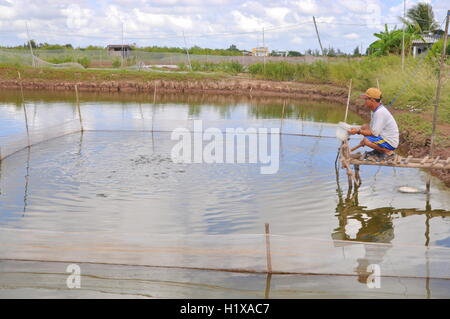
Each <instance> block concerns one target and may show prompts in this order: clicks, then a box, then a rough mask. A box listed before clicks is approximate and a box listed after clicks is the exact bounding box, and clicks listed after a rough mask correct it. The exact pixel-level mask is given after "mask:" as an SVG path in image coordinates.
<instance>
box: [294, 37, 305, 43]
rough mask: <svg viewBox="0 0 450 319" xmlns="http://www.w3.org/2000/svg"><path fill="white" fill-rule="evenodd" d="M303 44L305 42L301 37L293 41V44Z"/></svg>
mask: <svg viewBox="0 0 450 319" xmlns="http://www.w3.org/2000/svg"><path fill="white" fill-rule="evenodd" d="M302 42H303V40H302V38H300V37H293V38H292V40H291V43H293V44H301V43H302Z"/></svg>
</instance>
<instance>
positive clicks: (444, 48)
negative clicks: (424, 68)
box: [427, 10, 450, 192]
mask: <svg viewBox="0 0 450 319" xmlns="http://www.w3.org/2000/svg"><path fill="white" fill-rule="evenodd" d="M449 18H450V10H448V11H447V18H446V22H445V33H444V43H443V46H442V53H441V60H440V63H439V71H438V82H437V88H436V100H435V103H434V112H433V126H432V131H431V146H430V157H431V158H432V157H433V155H434V149H435V143H436V141H435V140H436V122H437V115H438V108H439V100H440V98H441V86H442V77H443V74H444V67H445V56H446V54H447V40H448V23H449ZM427 191H428V192H429V191H430V177H428V181H427Z"/></svg>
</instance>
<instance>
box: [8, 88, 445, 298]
mask: <svg viewBox="0 0 450 319" xmlns="http://www.w3.org/2000/svg"><path fill="white" fill-rule="evenodd" d="M25 96H26V112H27V117H28V121H29V129H30V132H31V133H32V134H33V132H42V131H46V132H48V131H51V130H53V131H55V132H58V130H61V132H63V131H64V130H63V129H62V128H61V127H62V126H63V124H62V123H69V122H70V123H73V122H75V123H79V120H78V113H77V108H76V106H75V103H74V100H73V96H72V94H71V93H70V92H69V93H67V92H64V93H49V92H44V93H42V92H25ZM153 98H154V97H153V96H152V95H149V96H147V95H131V94H130V95H124V94H122V95H110V94H108V95H105V94H97V93H82V94H81V103H80V107H81V110H82V117H83V125H84V128H85V131H84V132H83V133H82V134H81V133H79V132H77V133H73V134H67V135H64V136H60V137H57V138H54V139H51V140H48V141H44V142H41V143H38V144H36V145H33V146H32V147H31V148H26V149H23V150H20V151H18V152H16V153H14V154H12V155H10V156H8V157H7V158H5V159H4V160H3V161H2V162H1V172H0V238H1V242H2V243H3V244H2V245H1V248H0V258H1V259H2V260H3V261H2V262H0V265H2V266H0V271H1V270H2V269H3V272H4V273H6V272H7V271H6V270H5V269H8V267H10V268H11V267H12V268H14V267H15V266H14V267H13V266H11V262H13V261H14V262H16V263H20V267H25V268H26V265H27V264H26V262H30V261H35V262H37V261H40V262H47V263H51V262H66V261H73V262H79V263H83V262H97V263H107V264H126V265H129V266H130V267H131V266H132V265H136V266H138V265H139V266H143V265H149V266H165V265H168V266H173V267H192V268H211V269H221V268H230V269H234V268H240V269H241V268H243V269H248V270H252V271H260V270H261V268H264V267H263V266H264V265H265V264H264V263H265V259H264V258H265V257H264V258H262V259H261V260H262V261H260V260H259V259H258V260H257V261H256V260H253V259H252V260H250V259H248V262H246V263H243V262H242V260H239V261H235V259H238V257H236V251H238V250H239V251H241V250H246V249H248V250H249V251H250V250H252V249H255V251H256V250H258V249H260V247H259V246H258V245H257V244H256V243H261V247H262V248H263V250H265V248H264V240H263V239H264V237H258V236H260V235H263V234H264V225H265V224H266V223H268V224H269V225H270V232H271V234H272V236H279V237H273V241H274V243H273V247H274V249H277V247H278V246H277V245H281V246H280V247H289V246H292V245H294V246H295V245H297V247H298V249H296V250H295V254H299V255H301V251H302V247H303V246H305V247H304V248H303V249H304V250H305V251H306V250H308V247H307V246H311V247H316V248H317V250H318V251H319V250H320V249H322V248H323V247H325V246H326V250H327V251H328V250H329V251H335V250H339V254H341V252H340V251H341V249H342V252H348V255H347V257H345V256H344V257H342V258H343V260H342V262H343V263H342V265H340V266H336V267H337V268H338V269H337V270H336V271H335V272H334V271H332V267H333V266H332V264H333V263H335V264H339V261H338V260H337V259H338V258H341V257H336V258H337V259H335V260H331V261H327V262H326V261H325V258H326V257H325V256H324V255H321V254H317V255H314V257H311V258H310V259H308V261H311V260H312V261H311V263H310V264H308V266H304V268H302V267H300V266H298V265H297V264H296V261H294V260H293V259H289V258H291V257H289V258H288V257H287V256H293V254H294V253H292V254H291V253H289V254H288V253H286V254H284V255H283V253H282V252H281V251H282V250H280V253H279V255H280V257H279V262H278V263H277V262H274V267H279V270H280V271H290V272H297V270H298V272H308V271H309V272H312V270H314V269H320V271H321V272H323V273H326V274H330V273H344V274H348V275H349V276H350V275H352V274H353V275H355V276H357V278H358V280H359V281H360V282H361V280H362V279H361V278H364V276H362V275H361V271H359V270H361V269H362V268H364V267H365V266H366V265H368V264H373V263H375V261H376V263H379V264H382V265H384V264H386V265H387V264H389V263H390V266H386V267H393V268H392V269H391V268H389V270H386V272H387V273H390V272H392V273H394V272H396V271H398V272H401V271H402V269H403V268H402V267H407V266H405V265H403V263H405V262H406V261H408V259H407V258H411V259H409V260H410V262H411V265H410V266H411V268H408V269H407V270H405V271H406V272H408V275H407V276H410V277H418V278H427V276H430V277H431V278H432V279H431V284H430V281H429V280H428V282H427V283H426V284H427V285H428V286H427V289H424V290H423V291H422V292H420V293H417V294H416V295H415V296H419V297H430V294H431V293H430V291H433V289H434V290H435V291H436V292H437V294H438V295H440V296H447V297H448V296H450V282H449V280H448V279H449V278H450V268H447V267H448V266H449V265H450V263H449V259H450V196H449V195H450V192H449V190H448V189H447V188H445V186H443V185H442V184H441V183H440V182H439V181H437V180H434V179H433V184H432V190H431V194H430V196H427V195H426V194H424V193H418V194H405V193H401V192H399V191H398V188H399V187H401V186H414V187H418V188H419V189H422V190H424V189H425V180H426V174H425V172H423V171H420V170H418V169H403V168H401V169H398V168H397V169H394V168H390V167H375V166H362V167H361V176H362V181H363V184H362V186H361V187H360V188H359V189H357V190H355V191H353V192H350V193H347V182H346V176H345V171H343V170H341V171H340V176H339V178H337V176H336V171H335V159H336V154H337V149H338V147H339V145H340V141H338V140H337V139H336V138H334V135H335V130H336V124H337V123H338V122H340V121H342V120H343V114H344V111H345V109H344V107H343V106H342V105H339V104H332V103H329V102H314V101H301V100H300V101H299V100H293V99H282V98H278V99H277V98H273V99H271V98H257V97H224V96H207V95H202V96H199V95H175V94H166V95H160V96H157V97H156V99H155V100H153ZM282 117H283V119H281V118H282ZM195 120H202V121H203V122H202V123H203V127H204V128H208V127H216V128H219V129H220V130H224V129H225V128H236V127H244V128H248V127H256V128H259V127H269V128H270V127H281V130H282V132H284V133H286V134H282V135H280V136H278V137H277V142H278V143H279V147H280V150H279V165H278V166H279V167H278V170H277V171H276V173H275V174H261V170H260V167H261V165H260V164H258V163H254V164H252V163H239V164H237V163H236V164H230V163H223V164H222V163H213V164H207V163H192V164H188V163H174V162H173V161H172V159H171V151H172V149H173V147H174V145H175V144H176V143H177V142H176V141H174V140H172V139H171V131H172V130H173V129H175V128H177V127H188V128H192V127H193V125H194V122H195ZM348 122H350V123H354V124H361V123H362V120H361V119H360V118H359V117H358V116H357V115H355V114H350V116H349V120H348ZM25 130H26V128H25V124H24V110H23V106H22V103H21V98H20V93H19V92H16V91H7V92H1V94H0V146H4V145H8V143H12V142H11V141H15V140H14V138H15V137H16V136H22V137H23V136H24V134H25V132H26V131H25ZM350 143H351V144H356V143H357V140H355V139H352V140H351V142H350ZM338 182H339V183H338ZM338 186H340V187H338ZM252 236H254V237H252ZM235 239H237V240H235ZM277 240H278V241H277ZM280 243H282V244H280ZM289 243H291V245H290V244H289ZM330 243H332V244H330ZM336 243H338V244H336ZM364 243H367V246H364ZM347 244H348V245H347ZM283 245H285V246H283ZM327 245H331V246H327ZM352 245H353V246H352ZM354 245H360V246H358V247H364V249H365V250H364V249H363V248H356V246H354ZM361 245H362V246H361ZM371 245H372V246H371ZM377 245H378V246H377ZM213 246H214V247H213ZM256 246H258V248H254V247H256ZM344 247H346V248H345V249H344ZM367 247H377V252H376V255H377V257H376V258H374V257H373V256H372V255H371V254H373V253H372V252H371V251H370V249H369V248H367ZM380 247H385V248H380ZM405 247H406V248H405ZM429 247H432V249H434V250H433V253H432V254H431V255H432V256H434V257H433V258H435V259H433V258H432V259H431V264H432V265H431V266H430V263H429V259H427V262H428V264H427V265H425V262H424V261H423V260H425V259H423V260H422V259H420V261H416V262H413V261H412V260H414V257H417V256H415V255H414V254H419V255H420V258H422V257H423V256H425V254H427V258H428V254H429V253H430V250H429ZM213 248H214V249H219V250H222V252H224V253H223V254H222V256H221V257H220V258H219V257H217V254H216V253H214V254H213V255H214V256H213V257H211V255H210V251H211V249H213ZM142 249H143V250H144V251H147V252H149V251H151V254H153V255H152V256H153V257H152V258H150V257H149V255H148V254H145V253H143V251H142ZM174 249H175V250H177V252H176V253H174V252H173V250H174ZM189 249H192V250H195V252H191V253H187V252H186V251H187V250H189ZM202 249H203V250H202ZM206 249H210V250H208V251H206ZM289 249H292V247H290V248H289ZM324 249H325V248H324ZM205 251H206V252H205ZM168 252H170V253H168ZM407 252H408V253H407ZM324 253H325V252H324ZM149 254H150V253H149ZM202 254H203V255H202ZM243 254H244V253H243ZM433 254H434V255H433ZM144 255H145V256H144ZM168 255H170V257H169V256H168ZM249 255H250V254H249ZM276 255H277V251H274V256H276ZM344 255H345V254H344ZM412 255H414V256H413V257H411V256H412ZM246 256H247V255H246ZM310 256H311V255H310ZM408 256H410V257H408ZM274 258H275V257H274ZM277 258H278V257H277ZM283 258H284V259H283ZM327 258H328V257H327ZM417 258H419V257H417ZM227 259H229V260H227ZM231 259H233V261H231ZM224 260H227V261H226V262H224ZM374 260H375V261H374ZM417 260H419V259H417ZM435 260H439V261H436V262H435ZM263 261H264V262H263ZM394 262H395V264H394ZM383 263H384V264H383ZM433 264H434V268H433ZM261 265H263V266H261ZM286 265H289V266H286ZM394 266H395V267H397V268H395V267H394ZM425 266H426V267H425ZM2 267H3V268H2ZM20 267H19V268H20ZM33 267H36V265H34V266H33ZM52 267H55V266H52ZM52 267H49V268H48V269H50V268H52ZM86 267H87V266H86ZM92 267H94V266H92ZM108 267H112V266H108ZM298 267H300V268H298ZM430 267H431V273H433V271H434V272H435V273H434V274H435V276H434V277H433V276H432V275H430ZM38 268H39V267H38ZM44 268H45V267H44ZM330 269H331V270H330ZM355 269H356V270H355ZM358 269H359V270H358ZM424 269H427V273H425V270H424ZM49 271H50V270H49ZM96 271H97V272H98V271H100V270H98V269H97V270H96ZM179 271H181V270H179ZM184 271H186V270H184ZM100 272H101V271H100ZM136 272H141V270H139V271H137V270H136ZM187 272H188V274H185V275H183V278H184V280H185V281H189V279H186V278H189V277H191V279H192V278H194V277H195V278H197V277H196V276H197V275H195V273H189V271H187ZM363 272H364V271H363ZM32 273H34V272H32V271H30V276H31V277H30V278H35V275H34V277H33V275H32ZM41 273H42V272H41ZM50 273H54V272H50ZM128 274H129V273H128ZM189 274H190V275H189ZM396 274H397V273H396ZM130 276H131V275H130ZM161 276H162V277H164V276H169V275H168V274H167V273H166V274H165V275H161ZM174 276H175V275H174ZM176 276H178V275H176ZM198 276H200V275H198ZM211 276H216V275H214V274H213V275H211ZM217 276H218V278H219V277H220V276H224V275H220V276H219V275H217ZM236 276H237V275H236ZM361 276H362V277H361ZM2 277H3V278H4V282H3V286H4V287H7V288H5V289H3V290H0V296H1V295H2V291H3V295H4V296H16V295H15V293H13V294H11V292H12V291H13V290H14V289H15V288H20V289H19V290H14V291H16V292H17V291H20V293H19V294H18V295H19V296H20V295H21V296H27V294H28V293H29V294H31V295H34V293H33V292H30V291H29V290H27V289H28V288H30V287H29V286H27V285H26V284H23V281H24V279H23V278H22V277H20V278H22V279H18V281H14V280H12V279H11V278H9V277H7V276H2ZM131 277H132V276H131ZM169 277H170V276H169ZM200 277H202V278H203V277H205V279H202V280H204V281H208V280H207V279H206V278H207V277H208V276H207V275H205V274H202V275H201V276H200ZM244 277H245V276H244ZM250 277H251V276H247V277H246V278H247V280H243V283H245V282H251V281H252V280H254V279H249V278H250ZM198 278H199V277H198ZM264 278H265V277H264ZM433 278H434V279H433ZM436 278H437V279H436ZM216 280H218V281H220V279H216ZM223 280H225V279H223ZM278 280H280V285H281V286H283V289H284V290H285V289H287V290H289V289H288V288H287V286H288V283H289V280H288V279H286V277H284V279H278ZM341 280H343V279H339V281H341ZM358 280H356V281H355V280H351V281H352V284H347V285H345V284H343V286H342V285H340V284H338V283H335V285H336V286H340V287H345V289H344V290H345V291H342V293H341V294H340V296H350V297H351V296H354V297H357V295H358V294H361V290H364V287H365V285H362V284H361V283H358ZM417 280H418V281H420V280H422V279H417ZM417 280H412V279H410V280H406V281H405V282H406V283H403V284H404V285H406V286H408V287H409V288H413V287H418V286H421V287H422V286H424V285H425V283H424V282H421V283H418V281H417ZM433 280H434V281H436V280H437V281H436V282H435V284H433V282H434V281H433ZM0 281H1V279H0ZM110 281H111V282H112V279H110ZM5 282H8V284H6V283H5ZM17 282H22V284H23V285H21V284H18V283H17ZM238 282H239V281H236V283H234V284H233V285H235V287H234V288H233V289H234V290H233V289H231V290H229V291H228V290H227V289H225V288H224V287H225V286H226V285H225V284H224V282H222V284H223V285H221V284H219V286H221V287H222V286H223V287H222V288H221V290H220V292H219V293H218V296H221V297H233V296H237V295H239V296H240V295H241V294H240V293H238V292H237V290H239V288H238ZM261 282H264V284H263V285H262V286H263V287H266V288H267V282H266V281H265V279H264V280H262V281H261ZM275 282H277V281H276V280H275V279H274V281H273V283H272V286H273V287H274V285H275V284H274V283H275ZM322 282H323V285H321V284H320V283H322ZM326 282H327V279H322V281H321V280H318V281H317V282H315V284H314V285H312V284H311V282H310V283H309V284H308V285H309V286H307V287H306V288H305V287H299V286H295V284H293V285H294V286H295V288H292V289H293V290H292V292H291V294H289V293H288V292H283V293H282V292H281V291H278V292H277V290H276V289H275V291H273V292H272V296H284V297H294V298H295V297H304V296H305V294H304V292H302V289H313V290H314V289H315V291H316V292H317V291H319V290H327V289H328V288H327V289H325V286H326V285H328V284H327V283H326ZM354 282H357V283H358V285H359V286H358V287H359V288H358V289H356V288H351V289H350V288H349V287H350V285H354V284H353V283H354ZM15 285H17V287H15ZM55 285H56V284H55ZM58 285H60V283H58ZM97 285H98V283H96V284H94V286H95V287H97ZM311 285H312V286H314V288H311ZM19 286H20V287H19ZM44 286H45V285H44ZM275 286H276V285H275ZM294 286H293V287H294ZM386 286H388V287H389V288H385V289H387V290H384V291H383V292H382V293H380V294H379V296H384V297H386V296H389V293H390V292H392V291H396V289H397V288H392V287H393V286H392V285H388V284H386ZM41 288H42V287H41ZM53 288H54V287H53ZM53 288H52V287H47V286H45V289H47V290H48V291H49V295H50V296H53V295H55V294H56V292H54V291H55V290H52V289H53ZM165 288H167V287H165ZM11 289H12V290H11ZM42 289H44V288H42ZM92 289H93V290H94V291H97V292H98V291H99V289H98V288H92ZM117 289H119V288H117ZM117 289H116V290H117ZM130 289H131V288H130ZM142 289H144V290H145V287H144V288H142ZM148 289H150V288H148ZM183 289H184V290H185V291H184V292H183V293H181V294H180V293H178V292H175V291H173V290H172V292H173V294H171V292H170V291H171V290H170V289H169V292H168V293H166V294H163V296H164V297H171V296H190V293H191V295H195V296H206V297H207V296H208V292H207V291H208V290H209V288H208V289H205V290H204V292H203V293H201V292H199V291H198V289H200V288H198V287H197V286H196V287H194V288H192V289H189V287H184V288H183ZM236 289H237V290H236ZM330 289H331V288H330ZM333 289H334V291H336V289H337V288H336V287H334V288H333ZM352 289H356V290H354V291H355V293H354V294H353V295H352V292H351V291H353V290H352ZM116 290H114V288H111V287H110V289H109V290H108V291H109V292H110V293H116V292H117V291H116ZM119 290H120V289H119ZM194 290H195V293H194ZM260 290H261V289H260V288H257V289H256V288H255V289H254V290H251V292H249V295H246V294H242V295H244V296H250V297H251V296H255V297H258V296H259V293H260V292H259V291H260ZM263 290H264V289H263ZM284 290H283V291H284ZM413 290H414V289H413ZM413 290H411V291H413ZM419 290H420V289H419ZM255 291H258V292H255ZM356 291H358V292H356ZM364 291H366V292H367V293H369V292H370V295H371V296H372V295H375V296H376V294H374V291H373V290H370V291H369V290H367V288H366V290H364ZM141 292H142V291H141ZM189 292H190V293H189ZM329 292H330V294H328V293H325V296H339V293H337V295H336V294H335V293H333V294H331V290H329ZM128 293H129V294H130V295H132V296H136V295H140V294H141V293H140V292H136V291H134V290H133V289H131V290H130V291H128V292H127V293H125V294H128ZM236 294H237V295H236ZM395 294H396V292H394V295H395ZM142 295H144V296H150V297H151V296H152V295H153V294H152V293H150V292H148V293H147V294H145V293H142ZM313 295H314V294H313ZM320 295H321V294H320V293H317V294H315V295H314V296H320ZM363 295H364V294H363ZM413 295H414V294H413ZM431 295H433V294H431ZM67 296H68V297H71V295H70V294H68V295H67Z"/></svg>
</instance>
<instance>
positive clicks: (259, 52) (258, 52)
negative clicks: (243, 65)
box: [252, 47, 269, 56]
mask: <svg viewBox="0 0 450 319" xmlns="http://www.w3.org/2000/svg"><path fill="white" fill-rule="evenodd" d="M252 55H253V56H269V48H267V47H257V48H253V49H252Z"/></svg>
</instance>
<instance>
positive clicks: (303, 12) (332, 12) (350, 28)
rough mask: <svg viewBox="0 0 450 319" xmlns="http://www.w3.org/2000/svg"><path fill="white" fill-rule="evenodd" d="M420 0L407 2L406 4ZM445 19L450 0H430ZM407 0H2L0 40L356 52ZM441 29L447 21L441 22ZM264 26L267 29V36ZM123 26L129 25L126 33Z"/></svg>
mask: <svg viewBox="0 0 450 319" xmlns="http://www.w3.org/2000/svg"><path fill="white" fill-rule="evenodd" d="M418 2H419V0H408V1H406V7H407V9H408V8H410V7H411V6H413V5H414V4H416V3H418ZM422 2H428V3H431V4H432V6H433V9H434V13H435V18H436V20H437V21H438V22H439V23H441V22H443V20H444V18H445V14H446V12H447V9H450V6H449V5H448V3H447V0H434V1H431V0H428V1H423V0H422ZM402 15H403V0H293V1H291V0H282V1H252V0H250V1H246V0H207V1H202V0H153V1H145V0H97V1H94V0H80V1H74V0H60V1H53V0H28V1H26V0H0V45H2V46H13V45H18V44H23V43H24V42H26V41H27V39H28V35H27V26H28V34H29V36H30V38H31V39H34V40H36V41H37V42H47V43H58V44H66V43H71V44H72V45H74V46H82V47H84V46H87V45H89V44H92V45H100V46H106V45H108V44H121V43H122V34H123V43H124V44H136V45H138V46H152V45H157V46H174V47H186V46H188V47H191V46H194V45H198V46H200V47H208V48H219V49H226V48H228V47H229V46H230V45H231V44H234V45H236V46H237V47H238V48H239V49H246V50H251V49H252V48H254V47H256V46H262V45H263V43H264V44H265V45H266V46H267V47H268V48H269V50H295V51H300V52H304V51H305V50H306V49H313V50H314V49H319V48H320V47H319V42H318V40H317V36H316V32H315V29H314V24H313V18H312V17H313V16H315V18H316V21H317V27H318V31H319V34H320V38H321V41H322V44H323V46H324V47H334V48H339V49H340V50H342V51H343V52H349V53H351V52H353V50H354V48H355V47H357V46H359V47H362V48H363V50H365V49H366V48H367V46H368V45H369V44H370V43H372V42H373V41H375V39H376V38H375V37H374V36H373V33H375V32H379V31H380V30H382V29H383V28H384V23H388V26H389V28H394V27H395V26H396V25H397V28H401V24H400V23H399V18H398V17H399V16H402ZM442 28H443V26H442ZM263 29H264V36H263ZM122 30H123V32H122Z"/></svg>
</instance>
